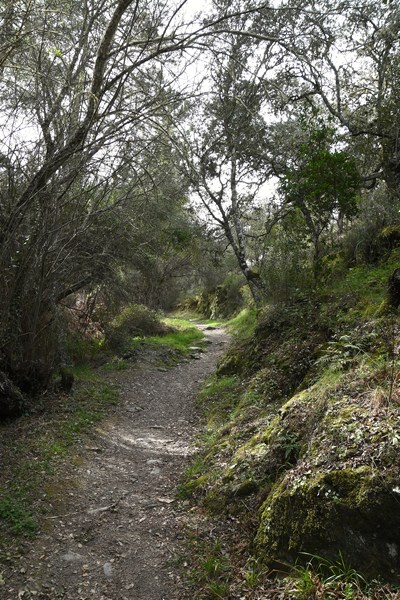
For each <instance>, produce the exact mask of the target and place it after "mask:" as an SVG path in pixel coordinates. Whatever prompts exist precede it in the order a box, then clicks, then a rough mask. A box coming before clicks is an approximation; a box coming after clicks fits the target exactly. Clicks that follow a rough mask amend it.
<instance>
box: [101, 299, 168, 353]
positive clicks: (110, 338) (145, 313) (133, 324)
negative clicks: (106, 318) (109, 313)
mask: <svg viewBox="0 0 400 600" xmlns="http://www.w3.org/2000/svg"><path fill="white" fill-rule="evenodd" d="M167 332H168V328H167V327H166V326H165V325H164V324H163V323H161V321H160V319H159V317H158V315H157V313H156V312H155V311H154V310H151V309H150V308H147V306H144V305H143V304H129V305H128V306H126V307H125V308H124V309H123V310H122V312H121V313H120V314H119V315H118V316H117V317H115V319H114V320H113V321H111V323H110V324H109V325H108V326H107V327H106V330H105V347H106V349H108V350H111V351H112V352H114V353H116V354H117V355H118V354H125V353H127V352H129V350H131V349H132V344H131V339H132V338H134V337H146V336H154V335H163V334H165V333H167Z"/></svg>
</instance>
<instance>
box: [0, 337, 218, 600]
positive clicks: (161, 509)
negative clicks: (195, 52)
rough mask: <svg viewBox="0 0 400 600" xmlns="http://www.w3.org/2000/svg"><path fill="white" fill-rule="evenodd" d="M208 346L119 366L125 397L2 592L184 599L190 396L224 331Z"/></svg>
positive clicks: (192, 431)
mask: <svg viewBox="0 0 400 600" xmlns="http://www.w3.org/2000/svg"><path fill="white" fill-rule="evenodd" d="M203 329H205V334H206V338H207V339H208V340H209V345H208V348H207V352H206V353H204V354H199V355H198V358H197V360H196V359H191V360H190V361H185V362H182V363H181V364H179V365H178V366H176V367H173V368H171V369H168V370H160V369H159V368H157V366H155V365H151V364H150V365H149V364H147V365H142V366H140V367H139V368H136V369H132V370H129V371H124V372H121V373H118V375H117V376H116V378H117V379H118V383H119V385H120V387H121V392H122V397H123V401H122V403H121V405H120V406H119V407H118V410H117V411H116V413H115V414H114V415H113V416H112V417H111V418H109V419H108V420H105V421H104V422H103V423H102V424H101V426H100V427H99V428H98V429H97V432H96V433H95V435H94V437H92V438H91V440H90V446H89V445H88V446H87V447H86V449H85V450H84V452H83V463H82V464H81V466H80V467H79V470H78V481H77V486H76V487H74V488H72V489H67V490H66V491H65V493H64V498H63V502H62V503H61V506H62V508H63V510H62V511H61V512H60V513H59V514H57V516H56V517H55V518H51V519H48V521H47V522H46V523H47V524H48V527H46V528H45V530H43V531H42V532H41V533H40V535H39V537H38V539H36V540H35V541H34V542H33V543H32V546H31V548H30V549H29V551H28V553H27V554H25V555H24V557H23V558H22V559H21V561H20V564H19V565H18V569H17V570H15V571H14V572H13V573H12V574H10V573H8V574H6V580H5V585H4V586H3V587H0V598H4V599H5V600H16V599H18V598H23V599H25V598H40V599H47V598H48V599H49V600H50V599H51V600H54V599H58V598H62V599H65V600H89V599H90V600H91V599H96V600H178V599H179V600H181V599H183V598H185V597H186V594H185V592H184V590H183V588H182V585H181V582H180V579H179V570H178V569H177V567H174V559H175V558H176V557H177V556H178V555H179V552H180V551H181V549H182V538H183V535H182V530H181V528H180V522H179V521H180V519H179V514H180V513H179V508H178V506H177V504H178V503H177V501H176V486H177V484H178V482H179V478H180V476H181V474H182V472H183V470H184V468H185V465H186V463H187V460H188V457H189V455H190V454H191V452H193V446H192V445H193V441H194V438H195V435H196V427H195V425H196V421H197V419H196V415H195V410H194V399H195V396H196V394H197V392H198V389H199V387H200V386H201V383H202V382H203V381H204V379H205V378H206V377H207V376H208V375H209V374H210V373H211V372H212V371H213V369H214V368H215V365H216V362H217V359H218V358H219V356H220V355H221V354H222V353H223V352H224V345H225V344H226V343H227V336H226V334H225V333H224V332H223V330H221V329H213V330H206V328H205V327H203Z"/></svg>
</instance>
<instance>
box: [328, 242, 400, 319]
mask: <svg viewBox="0 0 400 600" xmlns="http://www.w3.org/2000/svg"><path fill="white" fill-rule="evenodd" d="M399 264H400V251H399V250H395V251H394V252H393V253H392V255H391V256H390V258H389V260H387V261H386V262H382V263H380V264H378V265H373V266H370V265H360V266H357V267H353V268H351V269H349V270H348V272H347V273H346V275H345V276H344V277H343V278H342V279H340V280H339V281H337V282H335V284H333V285H332V286H331V287H328V289H327V291H328V292H330V293H334V294H344V293H345V294H349V293H350V294H354V295H355V296H356V297H358V298H359V309H360V310H361V311H362V313H363V314H365V315H366V316H369V315H373V312H374V310H375V311H376V310H378V309H379V307H380V305H381V303H382V301H383V300H384V299H385V297H386V292H387V286H388V279H389V277H390V275H391V274H392V273H393V271H394V270H395V269H397V268H398V267H399Z"/></svg>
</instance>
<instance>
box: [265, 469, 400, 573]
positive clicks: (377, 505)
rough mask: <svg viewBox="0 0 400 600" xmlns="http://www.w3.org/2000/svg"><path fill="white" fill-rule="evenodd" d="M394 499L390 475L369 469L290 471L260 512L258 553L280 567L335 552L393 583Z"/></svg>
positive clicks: (396, 549) (399, 539)
mask: <svg viewBox="0 0 400 600" xmlns="http://www.w3.org/2000/svg"><path fill="white" fill-rule="evenodd" d="M399 500H400V489H399V488H398V487H397V485H396V480H395V479H393V476H392V475H390V476H385V475H384V474H381V473H378V472H376V470H375V469H374V468H371V467H358V468H355V469H351V468H348V469H343V470H333V471H329V472H313V473H312V474H310V473H303V474H300V473H297V474H296V473H295V472H294V473H291V472H290V473H288V474H287V476H286V477H285V478H284V479H283V481H281V482H280V483H279V484H278V485H277V486H276V487H275V489H274V490H273V492H272V493H271V494H270V495H269V497H268V499H267V500H266V501H265V502H264V504H263V506H262V508H261V522H260V527H259V530H258V533H257V538H256V539H257V545H258V548H259V551H260V553H261V554H262V555H263V556H264V557H265V558H267V559H269V560H273V561H279V560H281V561H284V562H293V561H295V560H297V559H298V557H299V556H301V553H310V554H314V555H320V556H323V557H324V558H326V559H330V560H336V559H337V558H338V556H339V553H341V554H342V556H343V558H344V560H345V561H346V562H348V563H349V564H351V565H352V566H354V567H355V568H357V569H359V570H361V571H362V572H363V573H365V574H366V575H367V576H369V577H385V578H386V579H388V580H395V581H399V580H400V569H399V560H400V510H399ZM305 560H307V557H306V559H305Z"/></svg>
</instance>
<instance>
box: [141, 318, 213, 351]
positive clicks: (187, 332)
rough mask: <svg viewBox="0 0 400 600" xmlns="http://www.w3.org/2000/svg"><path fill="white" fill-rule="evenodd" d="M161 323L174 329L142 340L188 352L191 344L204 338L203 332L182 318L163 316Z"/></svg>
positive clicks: (150, 343)
mask: <svg viewBox="0 0 400 600" xmlns="http://www.w3.org/2000/svg"><path fill="white" fill-rule="evenodd" d="M163 323H165V325H167V326H169V327H173V329H174V331H172V332H170V333H166V334H165V335H160V336H152V337H147V338H145V339H144V340H143V342H144V343H145V344H149V345H151V346H166V347H167V348H172V349H173V350H179V351H180V352H183V353H188V352H190V347H191V346H193V345H197V344H199V343H201V341H202V340H203V339H204V334H203V333H202V332H201V331H200V330H199V329H198V328H197V327H196V325H195V324H194V323H190V322H189V321H186V320H184V319H178V318H165V319H163Z"/></svg>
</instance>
